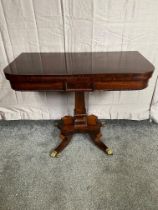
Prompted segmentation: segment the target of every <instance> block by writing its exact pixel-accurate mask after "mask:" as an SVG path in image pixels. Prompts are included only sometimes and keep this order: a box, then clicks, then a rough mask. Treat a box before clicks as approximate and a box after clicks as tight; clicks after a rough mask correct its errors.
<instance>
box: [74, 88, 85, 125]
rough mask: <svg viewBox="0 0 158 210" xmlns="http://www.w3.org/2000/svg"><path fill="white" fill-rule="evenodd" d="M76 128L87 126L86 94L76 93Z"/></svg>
mask: <svg viewBox="0 0 158 210" xmlns="http://www.w3.org/2000/svg"><path fill="white" fill-rule="evenodd" d="M74 126H75V127H76V128H77V127H80V126H87V113H86V107H85V98H84V92H75V109H74Z"/></svg>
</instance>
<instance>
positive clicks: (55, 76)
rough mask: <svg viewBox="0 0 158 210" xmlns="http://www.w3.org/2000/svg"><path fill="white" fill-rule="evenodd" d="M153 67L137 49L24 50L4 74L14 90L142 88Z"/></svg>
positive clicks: (145, 84)
mask: <svg viewBox="0 0 158 210" xmlns="http://www.w3.org/2000/svg"><path fill="white" fill-rule="evenodd" d="M153 70H154V66H153V65H152V64H151V63H150V62H149V61H148V60H147V59H146V58H145V57H144V56H143V55H141V54H140V53H139V52H137V51H124V52H75V53H73V52H71V53H53V52H52V53H22V54H20V55H19V56H18V57H17V58H16V59H15V60H14V61H13V62H11V63H10V64H9V65H8V66H7V67H6V68H5V69H4V73H5V76H6V78H7V79H8V80H10V83H11V86H12V88H13V89H15V90H57V91H58V90H61V91H77V90H79V91H84V90H87V91H90V90H95V89H96V90H130V89H131V90H133V89H143V88H145V87H146V86H147V82H148V80H149V78H150V77H151V75H152V73H153Z"/></svg>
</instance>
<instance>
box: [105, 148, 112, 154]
mask: <svg viewBox="0 0 158 210" xmlns="http://www.w3.org/2000/svg"><path fill="white" fill-rule="evenodd" d="M105 152H106V154H107V155H113V153H112V150H111V149H109V148H107V149H106V151H105Z"/></svg>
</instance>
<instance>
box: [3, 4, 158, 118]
mask: <svg viewBox="0 0 158 210" xmlns="http://www.w3.org/2000/svg"><path fill="white" fill-rule="evenodd" d="M126 50H128V51H131V50H137V51H139V52H140V53H142V54H143V55H144V56H145V57H146V58H147V59H149V60H150V61H151V62H152V63H153V64H154V65H155V72H154V75H153V77H152V79H151V80H150V82H149V86H148V88H146V89H144V90H141V91H128V92H127V91H116V92H93V93H90V94H89V95H87V106H88V112H89V113H95V114H97V115H98V116H99V117H100V118H111V119H114V118H117V119H120V118H122V119H134V120H142V119H148V118H149V117H150V116H151V118H152V119H154V120H155V121H157V122H158V83H157V85H156V80H157V75H158V1H157V0H27V1H26V0H0V72H1V73H0V118H1V119H7V120H15V119H57V118H60V117H62V116H63V115H64V114H72V113H73V97H72V94H64V93H53V92H47V93H46V92H44V93H41V92H15V91H13V90H12V89H11V88H10V85H9V82H8V81H7V80H5V78H4V74H3V68H4V67H5V66H6V65H7V64H8V63H9V62H11V61H12V60H14V58H15V57H17V56H18V55H19V54H20V53H22V52H40V51H41V52H50V51H52V52H64V51H126ZM151 105H152V106H151ZM150 110H151V111H150Z"/></svg>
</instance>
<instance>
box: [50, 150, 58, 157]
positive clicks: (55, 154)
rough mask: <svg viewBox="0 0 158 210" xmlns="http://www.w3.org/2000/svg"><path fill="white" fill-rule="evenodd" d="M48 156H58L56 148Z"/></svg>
mask: <svg viewBox="0 0 158 210" xmlns="http://www.w3.org/2000/svg"><path fill="white" fill-rule="evenodd" d="M50 156H51V157H53V158H57V157H59V153H58V152H57V151H56V150H54V151H53V152H52V153H51V154H50Z"/></svg>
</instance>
